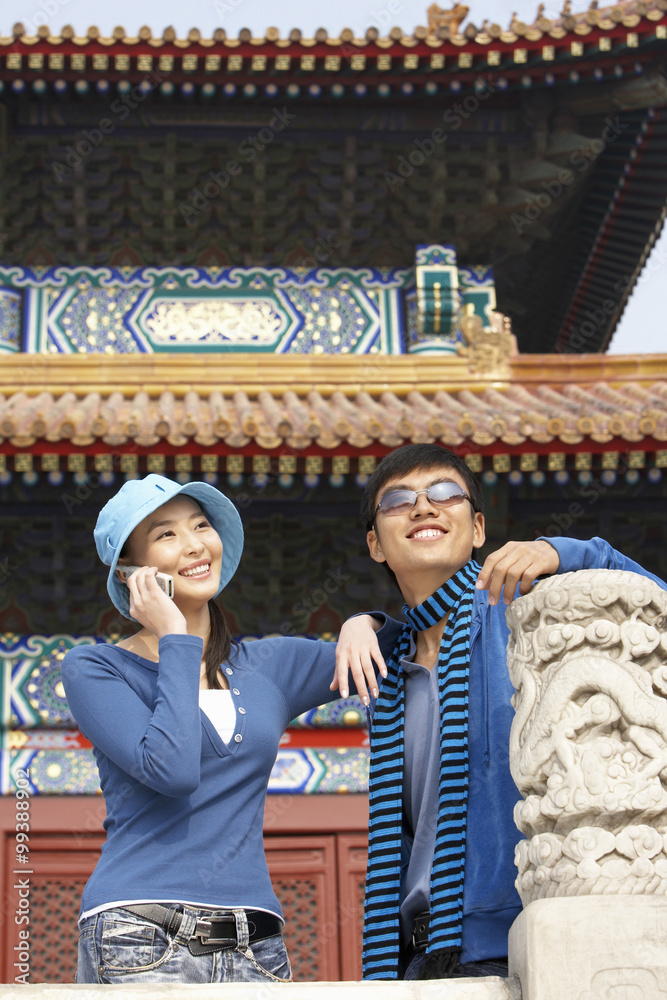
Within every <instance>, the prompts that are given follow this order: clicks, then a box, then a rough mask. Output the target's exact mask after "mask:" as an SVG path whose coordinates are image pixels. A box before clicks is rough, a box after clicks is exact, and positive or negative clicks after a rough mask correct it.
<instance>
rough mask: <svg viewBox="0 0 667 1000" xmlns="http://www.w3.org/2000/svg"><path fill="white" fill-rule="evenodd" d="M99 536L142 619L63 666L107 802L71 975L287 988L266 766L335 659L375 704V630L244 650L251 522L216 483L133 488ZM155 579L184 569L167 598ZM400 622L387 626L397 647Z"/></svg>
mask: <svg viewBox="0 0 667 1000" xmlns="http://www.w3.org/2000/svg"><path fill="white" fill-rule="evenodd" d="M95 542H96V545H97V551H98V553H99V555H100V558H101V559H102V561H103V562H104V563H106V564H107V565H108V566H109V577H108V583H107V587H108V591H109V595H110V597H111V600H112V601H113V603H114V604H115V606H116V607H117V608H118V610H119V611H120V612H121V613H122V614H123V615H125V616H126V617H129V618H133V619H134V620H135V621H137V622H138V623H139V624H140V625H141V626H142V628H141V630H140V631H139V632H137V633H136V634H135V635H133V636H131V637H130V638H129V639H126V640H123V641H122V642H119V643H118V644H117V645H115V646H111V645H106V644H100V645H85V646H77V647H75V648H74V649H72V650H70V651H69V652H68V654H67V656H66V657H65V659H64V661H63V671H62V672H63V682H64V685H65V691H66V694H67V698H68V702H69V705H70V707H71V709H72V712H73V714H74V717H75V718H76V720H77V722H78V724H79V727H80V729H81V731H82V732H83V733H84V734H85V735H86V736H87V737H88V739H89V740H90V741H91V743H92V744H93V747H94V752H95V756H96V759H97V764H98V768H99V772H100V782H101V786H102V792H103V794H104V798H105V802H106V807H107V818H106V820H105V829H106V832H107V839H106V843H105V844H104V846H103V847H102V854H101V857H100V860H99V862H98V864H97V866H96V868H95V871H94V872H93V874H92V876H91V878H90V880H89V881H88V883H87V885H86V887H85V889H84V893H83V899H82V907H81V910H82V912H81V917H80V936H79V966H78V972H77V982H78V983H136V982H156V981H160V982H161V981H165V982H170V981H171V982H189V983H203V982H232V981H254V980H264V981H266V980H273V981H275V982H284V981H289V980H290V979H291V970H290V965H289V960H288V958H287V953H286V951H285V947H284V944H283V940H282V936H281V929H282V913H281V908H280V904H279V902H278V900H277V898H276V896H275V894H274V892H273V889H272V887H271V881H270V878H269V873H268V869H267V866H266V859H265V857H264V848H263V839H262V820H263V814H264V800H265V796H266V790H267V783H268V779H269V775H270V773H271V768H272V766H273V763H274V761H275V757H276V753H277V749H278V742H279V739H280V737H281V735H282V733H283V731H284V730H285V728H286V726H287V725H288V723H289V722H290V720H291V719H293V718H294V717H295V716H297V715H299V714H300V713H301V712H304V711H307V710H308V709H310V708H313V707H314V706H316V705H318V704H321V703H322V702H325V701H327V700H329V699H330V698H331V694H330V693H329V692H330V688H334V687H335V686H336V684H337V680H334V682H333V683H332V684H331V685H330V684H329V681H330V679H331V676H332V674H333V671H334V666H335V657H336V656H338V662H339V669H340V678H341V681H340V683H341V687H343V686H344V685H346V684H347V681H346V680H343V678H344V677H347V666H348V665H349V666H350V667H351V668H352V671H353V677H354V678H355V682H356V684H357V688H358V690H359V692H360V694H362V696H363V698H364V700H365V701H366V702H367V700H368V699H367V692H366V686H365V684H366V681H367V682H368V683H369V685H370V687H371V691H372V693H373V694H375V693H376V692H375V677H374V673H373V669H372V663H371V658H374V659H375V661H376V662H377V663H378V664H380V665H381V667H382V668H383V667H384V662H383V660H382V656H381V654H380V651H379V648H378V642H377V639H376V636H375V631H376V630H378V629H380V623H379V622H378V621H377V620H375V619H372V618H370V617H369V616H360V617H358V618H354V619H352V620H351V621H350V622H348V623H346V624H345V625H344V626H343V630H342V632H341V640H340V641H339V648H338V654H336V652H335V647H334V646H333V645H332V644H331V643H324V642H314V641H312V640H309V639H299V638H291V637H278V638H267V639H262V640H259V641H256V642H249V643H245V642H241V643H239V644H236V643H233V642H232V640H231V637H230V635H229V632H228V630H227V627H226V625H225V622H224V618H223V616H222V613H221V612H220V610H219V608H218V607H217V605H216V604H215V603H214V601H213V598H215V597H216V596H217V594H219V593H220V591H221V590H222V589H223V587H225V586H226V584H227V583H228V582H229V580H230V579H231V577H232V576H233V574H234V572H235V570H236V568H237V566H238V563H239V559H240V557H241V551H242V546H243V529H242V527H241V521H240V518H239V515H238V513H237V511H236V508H235V507H234V505H233V504H232V503H231V502H230V501H229V500H228V499H227V498H226V497H225V496H223V494H222V493H220V492H219V491H218V490H216V489H214V488H213V487H212V486H208V485H207V484H205V483H188V484H187V485H184V486H181V485H179V484H178V483H175V482H172V481H171V480H169V479H165V478H164V477H162V476H156V475H149V476H147V477H146V478H145V479H142V480H131V481H129V482H127V483H125V485H124V486H123V487H122V489H121V490H120V491H119V492H118V493H117V494H116V496H115V497H113V498H112V499H111V500H110V501H109V502H108V503H107V504H106V506H105V507H104V508H103V510H102V511H101V513H100V515H99V518H98V521H97V525H96V528H95ZM128 566H132V567H138V568H137V569H134V570H133V571H132V572H131V573H126V572H123V567H128ZM158 572H160V573H164V574H167V575H168V576H170V577H172V578H173V591H174V593H173V599H170V598H169V597H168V596H167V594H166V593H165V592H164V591H163V590H162V589H161V588H160V586H158V581H157V579H156V573H158ZM397 628H398V626H395V625H393V624H392V623H387V624H385V625H384V626H383V627H382V629H381V630H380V631H381V632H382V636H381V639H382V648H383V649H385V650H386V651H387V652H389V650H390V649H391V648H392V647H393V645H394V643H395V641H396V639H397ZM346 693H347V692H346V691H344V690H342V691H341V694H342V695H343V696H344V695H345V694H346Z"/></svg>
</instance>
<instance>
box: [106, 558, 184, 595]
mask: <svg viewBox="0 0 667 1000" xmlns="http://www.w3.org/2000/svg"><path fill="white" fill-rule="evenodd" d="M117 569H118V572H119V573H120V578H121V580H122V581H123V583H127V578H128V576H131V575H132V573H134V571H135V570H137V569H141V566H118V567H117ZM155 580H156V582H157V585H158V587H159V588H160V590H163V591H164V592H165V594H166V595H167V597H171V598H172V599H173V596H174V578H173V576H169V574H168V573H156V574H155Z"/></svg>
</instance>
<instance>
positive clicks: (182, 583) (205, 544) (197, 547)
mask: <svg viewBox="0 0 667 1000" xmlns="http://www.w3.org/2000/svg"><path fill="white" fill-rule="evenodd" d="M128 546H129V556H128V557H127V558H123V559H122V560H120V561H121V562H122V563H125V564H128V565H134V566H157V568H158V570H159V571H160V572H161V573H168V574H169V576H172V577H173V578H174V600H175V602H176V603H177V604H181V602H183V601H186V602H190V601H196V602H200V601H201V602H206V601H208V600H210V598H212V597H215V595H216V594H217V592H218V589H219V586H220V568H221V564H222V539H221V538H220V535H219V534H218V532H217V531H216V530H215V528H214V527H213V525H212V524H211V522H210V521H209V519H208V518H207V516H206V514H205V513H204V512H203V510H202V509H201V507H200V506H199V504H198V503H197V502H196V501H195V500H193V499H192V497H188V496H185V495H184V494H181V495H179V496H176V497H174V498H173V499H172V500H168V501H167V503H165V504H163V505H162V506H161V507H158V509H157V510H156V511H153V513H152V514H149V515H148V517H146V518H145V519H144V520H143V521H141V523H140V524H138V525H137V527H136V528H135V529H134V531H133V532H132V534H131V535H130V537H129V539H128Z"/></svg>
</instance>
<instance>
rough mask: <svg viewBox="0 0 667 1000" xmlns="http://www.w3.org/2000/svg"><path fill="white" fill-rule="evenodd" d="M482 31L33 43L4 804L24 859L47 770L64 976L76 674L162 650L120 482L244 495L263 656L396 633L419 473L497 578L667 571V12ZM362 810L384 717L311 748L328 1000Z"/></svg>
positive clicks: (302, 767)
mask: <svg viewBox="0 0 667 1000" xmlns="http://www.w3.org/2000/svg"><path fill="white" fill-rule="evenodd" d="M449 13H450V12H438V11H437V10H435V11H432V12H431V13H430V23H429V26H428V27H424V28H423V29H421V28H420V29H417V30H416V31H415V33H414V35H410V36H407V35H405V34H403V32H402V31H401V30H400V29H398V28H396V29H392V31H391V32H390V33H389V35H387V36H386V37H380V36H379V35H378V33H377V32H375V31H373V30H369V31H368V32H367V34H366V36H365V37H364V38H356V37H354V36H353V34H352V32H350V31H346V30H344V31H342V32H341V34H340V36H339V37H336V38H330V37H327V35H326V33H325V32H317V33H316V36H315V37H314V38H304V37H302V36H301V33H300V32H299V31H296V30H295V31H293V32H291V33H290V36H289V37H288V38H285V39H283V38H280V37H279V34H278V32H277V31H273V30H271V29H270V30H269V31H268V32H267V34H266V36H265V37H262V38H255V37H253V36H252V35H251V33H250V32H246V31H242V32H241V33H240V35H239V37H238V38H227V37H226V35H225V32H224V31H223V30H222V29H220V30H219V31H217V32H216V33H215V35H214V37H213V38H211V39H203V38H201V36H200V34H199V32H198V31H196V30H193V31H191V32H190V34H189V36H188V38H187V39H178V38H176V37H175V35H174V32H173V31H172V30H171V29H167V30H166V31H165V32H164V33H163V35H162V37H159V38H158V37H153V35H152V33H151V31H150V30H149V29H148V28H142V29H141V30H140V32H139V34H138V35H137V36H127V35H126V33H125V31H124V29H122V28H118V29H116V31H115V32H114V34H113V36H112V37H109V38H105V37H102V36H100V33H99V32H98V31H97V30H96V29H94V28H91V29H90V30H89V31H88V33H87V35H86V36H81V37H79V36H77V35H76V34H75V33H74V31H72V30H71V29H68V28H65V29H63V31H62V33H61V34H60V35H59V36H51V35H49V34H48V31H46V30H43V29H40V31H39V33H38V34H37V35H36V36H34V37H31V36H27V35H25V34H24V31H23V29H22V27H21V26H17V28H16V31H15V35H14V37H10V38H0V88H1V93H0V100H1V102H2V103H0V148H1V149H2V156H1V157H0V171H1V173H0V186H1V188H0V189H1V191H2V194H1V195H0V211H1V212H2V222H1V224H0V231H1V236H0V239H1V240H2V243H1V244H0V245H1V246H2V250H1V252H0V352H2V357H1V358H0V439H1V442H2V443H1V446H0V495H1V499H2V511H3V513H2V524H1V528H0V530H1V532H2V546H1V551H0V558H1V560H2V561H1V563H0V631H1V632H2V633H4V637H3V639H2V657H3V659H2V664H3V666H2V670H3V672H2V674H1V675H0V684H1V685H2V687H1V688H0V690H1V691H2V713H3V714H2V723H3V747H2V769H1V771H0V791H1V792H2V793H3V794H4V795H5V796H6V798H5V799H4V801H3V803H2V810H3V811H2V813H1V816H2V821H3V824H4V825H3V831H4V832H3V836H4V837H5V838H6V842H7V843H8V842H9V839H11V837H12V836H13V833H14V826H13V818H12V817H13V813H12V808H13V804H14V803H13V800H12V799H11V795H12V792H13V790H14V789H15V775H16V769H17V768H23V769H27V770H29V772H30V783H31V792H32V794H33V796H34V797H33V799H32V822H33V831H34V832H33V838H32V842H31V843H32V857H33V859H34V864H35V873H36V874H35V876H34V882H33V897H32V899H33V906H34V920H35V928H36V933H39V937H40V941H41V946H40V950H39V952H38V953H37V954H36V955H35V956H34V961H33V966H32V975H33V979H34V981H44V982H54V981H58V980H65V981H66V980H67V979H68V977H69V978H71V975H72V968H73V950H72V949H73V941H74V924H75V913H76V909H77V906H78V898H79V895H80V890H81V886H82V883H83V882H84V881H85V879H86V877H87V875H88V873H89V872H90V870H91V868H92V866H93V864H94V861H95V858H96V854H97V851H98V849H99V844H100V842H101V839H102V834H101V831H100V823H101V817H102V815H103V805H102V803H101V800H100V799H99V798H96V793H97V791H98V784H97V773H96V770H95V766H94V761H93V759H92V755H91V752H90V748H89V746H88V745H87V744H86V741H85V740H84V739H83V738H82V737H81V735H80V734H79V733H78V732H77V730H76V727H75V723H74V721H73V719H72V717H71V715H70V714H69V710H68V708H67V705H66V703H65V700H64V696H63V691H62V686H61V684H60V679H59V661H60V659H62V656H63V655H64V651H65V650H66V649H67V648H68V646H69V645H71V644H72V643H73V642H77V641H86V642H92V641H110V640H113V639H114V638H116V637H118V636H120V635H121V634H123V633H124V632H125V630H126V629H127V628H128V627H129V626H128V623H127V622H124V621H122V620H120V619H119V618H118V616H117V615H116V614H115V612H114V610H113V608H111V607H110V605H109V602H108V599H107V596H106V590H105V573H104V568H103V567H102V566H101V565H100V564H99V562H98V560H97V556H96V554H95V551H94V548H93V546H92V544H91V533H92V527H93V525H94V522H95V518H96V515H97V512H98V511H99V509H100V507H101V506H102V505H103V503H104V502H105V501H106V499H108V497H109V496H110V495H111V494H112V492H115V491H116V490H117V489H118V487H119V486H120V485H121V484H122V482H123V481H124V478H125V477H128V476H136V475H143V474H145V473H146V472H152V471H154V472H164V473H165V474H167V475H172V476H177V477H181V478H182V479H184V480H185V479H188V478H204V479H206V481H208V482H211V483H214V484H216V485H218V486H219V487H220V488H221V489H223V491H224V492H225V493H227V494H228V495H229V496H230V497H231V498H232V499H234V500H235V502H236V503H237V505H238V507H239V510H240V512H241V515H242V518H243V521H244V525H245V530H246V539H247V542H246V549H245V553H244V556H243V560H242V563H241V566H240V569H239V572H238V573H237V576H236V578H235V580H234V582H233V585H232V586H230V587H229V588H228V589H227V590H226V591H225V593H224V594H223V600H222V604H223V606H224V608H225V610H226V612H227V614H228V616H229V619H230V622H231V625H232V628H233V630H234V632H235V633H236V634H237V635H239V636H260V635H263V634H270V633H281V632H282V633H284V634H295V633H299V634H306V635H311V636H315V635H323V636H325V637H326V638H331V639H333V638H334V637H335V634H336V632H337V631H338V628H339V626H340V624H341V622H342V621H343V620H344V619H345V617H347V616H348V615H349V614H351V613H353V612H355V611H357V610H359V609H360V608H363V607H368V606H369V605H373V606H383V607H385V608H387V609H389V610H390V611H393V612H395V613H397V612H398V610H399V604H400V600H399V597H398V594H397V592H396V591H395V590H393V589H392V588H391V585H390V583H389V581H388V579H386V578H385V574H383V573H381V572H380V571H379V568H378V567H377V566H376V565H375V564H373V563H372V562H371V561H370V560H369V559H368V557H367V555H366V554H365V541H364V538H363V533H362V531H361V528H360V525H359V522H358V515H357V510H358V505H359V497H360V489H361V488H362V486H363V484H364V482H365V481H366V478H367V476H368V474H369V473H370V472H371V471H372V469H373V468H374V467H375V464H376V462H377V461H378V459H379V458H381V457H382V456H383V455H384V454H386V453H387V452H388V451H390V450H391V449H392V448H394V447H396V446H398V445H400V444H402V443H405V442H409V441H415V442H418V441H437V442H441V443H442V444H444V445H446V446H447V447H450V448H453V449H454V450H456V451H458V452H459V453H460V454H463V455H465V456H466V461H467V462H468V464H469V465H470V467H471V468H473V469H475V470H476V471H478V472H479V473H480V474H481V475H482V481H483V484H484V489H485V493H486V504H487V535H488V542H487V550H486V551H490V550H491V549H492V548H493V547H494V546H497V545H498V544H502V542H504V541H505V540H506V539H507V538H509V537H512V538H533V537H535V536H537V535H539V534H547V535H549V534H555V533H568V534H573V535H576V536H579V537H589V536H591V535H593V534H600V535H602V536H603V537H605V538H607V539H608V540H609V541H610V542H612V544H614V545H616V546H617V547H618V548H621V549H622V550H623V551H624V552H626V553H627V554H628V555H630V556H632V557H633V558H635V559H637V560H638V561H639V562H641V563H643V564H644V565H646V566H647V567H648V568H650V569H651V570H653V571H654V572H656V573H659V574H661V575H662V576H666V575H667V561H666V560H667V556H666V555H665V553H666V552H667V547H666V545H665V542H666V541H667V537H666V535H667V529H666V528H665V524H664V510H665V498H666V496H667V489H666V487H665V479H664V473H663V470H664V469H665V468H666V467H667V445H666V444H665V442H666V441H667V377H666V368H667V356H665V355H653V356H642V357H634V356H627V357H615V358H612V357H606V356H605V355H604V354H603V353H601V352H603V351H604V350H605V348H606V346H607V345H608V343H609V340H610V338H611V336H612V334H613V331H614V328H615V326H616V324H617V322H618V319H619V317H620V315H621V314H622V311H623V309H624V307H625V304H626V302H627V299H628V297H629V295H630V294H631V293H632V290H633V288H634V286H635V283H636V281H637V278H638V276H639V274H640V273H641V271H642V268H643V267H644V264H645V262H646V258H647V255H648V253H649V251H650V249H651V247H652V245H653V243H654V241H655V239H656V236H657V235H658V233H659V232H660V229H661V226H662V222H663V218H664V205H665V202H666V199H667V174H665V170H664V162H665V161H664V156H665V146H666V136H667V129H666V126H665V112H664V103H665V98H666V96H667V87H666V84H665V54H666V51H667V49H666V44H665V43H666V39H667V2H665V0H652V2H647V3H640V2H629V3H621V4H618V5H617V6H614V7H610V8H604V9H596V8H593V7H592V8H591V9H589V10H588V11H587V12H585V13H583V14H576V15H575V14H572V13H570V12H569V11H568V12H565V13H564V15H563V16H562V17H561V18H559V19H558V20H555V21H550V20H548V19H545V18H544V17H542V16H539V17H538V19H537V20H536V22H535V23H534V24H531V25H525V24H521V23H518V22H517V21H516V20H515V21H513V22H512V25H511V26H510V28H509V29H503V28H501V27H500V26H498V25H495V24H488V23H487V22H485V23H484V25H482V26H481V27H476V26H475V25H473V24H471V23H468V25H467V26H466V25H465V21H459V22H457V20H456V18H454V19H452V17H450V16H448V14H449ZM460 16H465V15H460ZM657 319H658V318H657V317H656V320H657ZM365 789H366V749H365V730H364V729H363V719H362V712H361V710H360V705H359V704H358V702H357V701H356V700H355V699H348V700H347V701H345V702H341V703H335V704H334V705H332V706H328V707H326V708H322V709H320V710H318V711H317V712H314V713H310V715H309V716H308V717H307V718H301V719H300V720H297V721H296V722H295V724H294V726H293V727H291V729H290V730H289V732H288V734H287V737H286V741H285V745H284V746H283V748H282V750H281V752H280V755H279V758H278V761H277V763H276V767H275V769H274V773H273V777H272V782H271V789H270V791H271V792H272V793H273V794H272V795H271V796H270V797H269V804H268V807H267V817H266V843H267V853H268V858H269V864H270V867H271V870H272V874H273V877H274V882H275V884H276V887H277V891H278V894H279V895H280V896H281V899H282V901H283V904H284V906H285V910H286V914H287V918H288V939H289V943H290V946H291V950H292V953H293V958H294V959H295V966H296V973H297V976H298V977H299V978H302V979H307V978H311V979H313V978H314V979H337V978H343V979H353V978H358V976H359V974H360V972H359V969H360V966H359V957H358V947H359V917H360V907H361V898H362V889H363V877H364V852H365V827H366V812H365V810H366V800H365V794H364V793H365ZM2 857H3V858H5V859H8V858H9V854H8V852H7V851H6V850H3V854H2ZM3 864H4V867H3V868H2V870H1V871H0V879H4V880H5V881H3V882H1V883H0V894H2V896H3V898H5V893H6V891H7V886H8V885H9V883H8V882H7V878H8V876H9V868H8V867H7V864H6V863H4V862H3ZM297 911H298V913H299V916H300V922H299V925H298V927H299V929H297V925H296V921H294V922H293V923H292V925H290V917H291V916H292V915H294V914H296V912H297ZM322 925H325V926H326V927H327V928H329V930H330V932H329V931H328V932H327V935H326V941H325V942H324V943H323V942H322V938H321V936H320V938H319V939H318V937H317V928H318V927H319V928H321V927H322ZM290 926H291V929H290ZM53 928H57V931H54V930H53ZM63 928H66V935H67V941H68V944H67V946H66V947H64V946H63V934H64V933H65V932H64V931H63ZM14 931H15V928H14V927H13V926H12V924H11V923H10V922H7V923H5V925H4V927H3V928H2V929H0V933H1V934H2V935H3V936H4V937H3V940H4V944H5V948H4V949H3V950H4V953H5V954H10V953H11V946H12V941H13V937H12V935H13V933H14ZM3 978H13V977H12V976H11V975H10V970H9V968H6V969H5V970H4V976H3Z"/></svg>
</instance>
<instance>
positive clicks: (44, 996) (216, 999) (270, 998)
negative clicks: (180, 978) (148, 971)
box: [0, 976, 521, 1000]
mask: <svg viewBox="0 0 667 1000" xmlns="http://www.w3.org/2000/svg"><path fill="white" fill-rule="evenodd" d="M72 997H75V998H76V1000H103V998H104V1000H109V997H112V998H113V1000H167V998H169V997H173V998H174V1000H177V998H180V997H191V998H192V1000H224V998H227V1000H521V989H520V986H519V982H518V980H517V979H515V978H510V979H501V978H500V976H488V977H485V978H481V979H436V980H428V981H424V982H415V983H403V982H396V983H394V982H391V983H388V982H381V983H377V982H363V983H292V984H287V985H283V984H279V983H276V984H275V985H273V984H271V983H266V984H265V983H228V984H225V985H211V986H209V985H196V986H184V985H177V984H174V985H173V986H172V985H169V986H167V985H164V984H162V983H154V984H153V985H151V984H149V983H147V984H146V985H142V986H114V987H113V988H112V992H111V993H109V987H108V986H74V985H70V984H58V985H50V986H22V985H20V984H18V985H6V986H0V1000H71V998H72Z"/></svg>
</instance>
